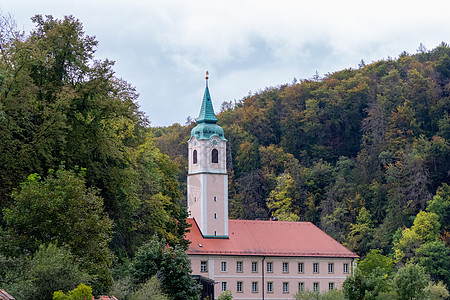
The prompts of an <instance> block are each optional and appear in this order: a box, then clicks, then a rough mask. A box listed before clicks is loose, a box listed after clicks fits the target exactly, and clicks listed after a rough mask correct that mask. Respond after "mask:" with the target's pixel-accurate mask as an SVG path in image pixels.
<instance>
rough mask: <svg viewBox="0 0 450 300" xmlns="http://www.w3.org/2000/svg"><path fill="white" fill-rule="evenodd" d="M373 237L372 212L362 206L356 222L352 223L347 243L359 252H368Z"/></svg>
mask: <svg viewBox="0 0 450 300" xmlns="http://www.w3.org/2000/svg"><path fill="white" fill-rule="evenodd" d="M372 239H373V222H372V216H371V214H370V212H369V211H368V210H367V209H366V208H365V207H362V208H361V210H360V211H359V214H358V217H357V218H356V224H351V225H350V232H349V234H348V236H347V243H346V244H347V245H348V246H349V247H350V249H352V250H353V251H356V252H357V253H358V254H360V255H361V254H362V253H366V252H367V251H368V250H369V245H370V243H371V241H372Z"/></svg>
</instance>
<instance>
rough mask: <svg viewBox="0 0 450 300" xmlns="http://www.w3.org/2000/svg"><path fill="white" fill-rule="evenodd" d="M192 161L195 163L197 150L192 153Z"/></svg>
mask: <svg viewBox="0 0 450 300" xmlns="http://www.w3.org/2000/svg"><path fill="white" fill-rule="evenodd" d="M192 163H193V164H196V163H197V150H194V152H193V153H192Z"/></svg>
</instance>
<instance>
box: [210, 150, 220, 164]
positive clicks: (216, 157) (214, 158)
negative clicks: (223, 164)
mask: <svg viewBox="0 0 450 300" xmlns="http://www.w3.org/2000/svg"><path fill="white" fill-rule="evenodd" d="M211 162H212V163H213V164H217V163H219V151H217V149H213V150H212V152H211Z"/></svg>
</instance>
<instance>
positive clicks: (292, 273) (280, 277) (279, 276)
mask: <svg viewBox="0 0 450 300" xmlns="http://www.w3.org/2000/svg"><path fill="white" fill-rule="evenodd" d="M190 258H191V262H192V269H193V274H195V275H201V276H205V277H208V278H211V279H213V280H214V281H215V282H216V284H215V291H214V294H215V297H216V299H217V297H218V296H219V295H220V293H222V282H226V283H227V289H228V290H230V291H231V292H232V294H233V299H262V298H263V293H264V299H273V300H274V299H294V295H295V293H297V292H298V286H299V282H303V283H304V288H305V289H308V290H313V285H314V283H315V282H317V283H319V289H320V291H321V292H323V291H328V288H329V283H330V282H332V283H334V288H335V289H341V288H342V283H343V282H344V280H345V278H346V277H347V276H349V275H350V273H344V272H343V266H344V263H346V264H348V271H349V272H351V266H352V259H351V258H322V257H321V258H319V257H316V258H314V257H265V258H264V257H261V256H218V255H210V256H208V255H191V256H190ZM201 261H207V262H208V272H200V264H201ZM238 261H241V262H242V263H243V270H242V272H240V273H238V272H236V263H237V262H238ZM222 262H226V265H227V270H226V271H222V269H221V263H222ZM252 262H257V264H258V270H257V272H252ZM267 262H272V264H273V272H272V273H268V272H267ZM299 262H303V264H304V265H303V268H304V272H303V273H298V263H299ZM283 263H288V264H289V271H288V272H287V273H283ZM313 263H319V273H313ZM329 263H332V264H333V265H334V272H333V273H329V272H328V264H329ZM263 266H264V271H263V270H262V267H263ZM263 273H264V279H263ZM238 281H241V282H242V284H243V291H242V292H237V290H236V288H237V282H238ZM252 282H257V286H258V291H257V292H252ZM267 282H272V286H273V292H272V293H269V292H267ZM284 282H286V283H288V287H289V291H288V292H287V293H284V292H283V283H284ZM263 289H264V291H263Z"/></svg>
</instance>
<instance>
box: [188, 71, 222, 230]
mask: <svg viewBox="0 0 450 300" xmlns="http://www.w3.org/2000/svg"><path fill="white" fill-rule="evenodd" d="M216 123H217V118H216V115H215V114H214V109H213V105H212V102H211V96H210V95H209V88H208V72H206V88H205V94H204V95H203V102H202V108H201V109H200V114H199V116H198V118H197V126H195V127H194V128H193V129H192V131H191V138H190V139H189V141H188V145H189V146H188V147H189V168H188V177H187V201H188V209H189V213H190V215H191V217H193V218H194V219H195V221H196V222H197V225H198V226H199V228H200V231H201V233H202V235H203V236H204V237H215V238H227V237H228V175H227V167H226V145H227V140H226V139H225V137H224V135H223V129H222V127H220V126H219V125H217V124H216Z"/></svg>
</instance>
